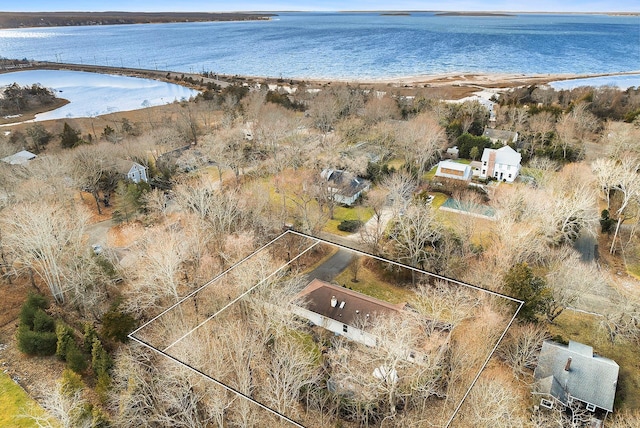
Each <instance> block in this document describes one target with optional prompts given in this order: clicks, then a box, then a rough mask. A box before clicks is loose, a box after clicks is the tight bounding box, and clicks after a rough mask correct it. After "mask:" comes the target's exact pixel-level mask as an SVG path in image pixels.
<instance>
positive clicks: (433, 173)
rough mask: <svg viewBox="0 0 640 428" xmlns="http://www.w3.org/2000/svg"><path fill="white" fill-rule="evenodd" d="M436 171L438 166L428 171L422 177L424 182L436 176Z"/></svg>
mask: <svg viewBox="0 0 640 428" xmlns="http://www.w3.org/2000/svg"><path fill="white" fill-rule="evenodd" d="M437 170H438V164H436V165H435V166H434V167H433V168H431V169H430V170H429V172H427V173H426V174H425V175H423V176H422V178H423V179H424V180H429V181H431V180H433V177H435V176H436V171H437Z"/></svg>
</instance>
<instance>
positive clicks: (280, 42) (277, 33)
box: [0, 12, 640, 79]
mask: <svg viewBox="0 0 640 428" xmlns="http://www.w3.org/2000/svg"><path fill="white" fill-rule="evenodd" d="M0 56H4V57H7V58H28V59H36V60H48V61H61V62H69V63H85V64H99V65H111V66H127V67H143V68H151V69H155V68H158V69H170V70H175V71H183V72H198V71H203V70H207V71H214V72H218V73H223V74H240V75H254V76H272V77H279V76H282V77H297V78H330V79H331V78H333V79H383V78H396V77H407V76H419V75H425V74H436V73H445V72H460V73H470V72H508V73H523V74H532V73H536V74H538V73H578V74H588V73H610V72H620V71H636V70H640V17H638V16H626V17H625V16H606V15H530V14H521V15H515V16H509V17H461V16H459V17H452V16H447V17H443V16H435V15H434V14H432V13H426V12H425V13H414V14H412V15H411V16H381V15H379V14H376V13H358V14H349V13H281V14H279V16H277V17H275V18H274V19H273V20H271V21H253V22H246V21H245V22H211V23H176V24H147V25H120V26H89V27H58V28H37V29H18V30H3V31H0Z"/></svg>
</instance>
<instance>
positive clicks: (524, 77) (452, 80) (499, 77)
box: [0, 60, 640, 88]
mask: <svg viewBox="0 0 640 428" xmlns="http://www.w3.org/2000/svg"><path fill="white" fill-rule="evenodd" d="M16 61H17V60H16ZM20 62H21V63H20V64H19V65H16V66H6V65H0V74H1V73H11V72H16V71H24V70H47V69H48V70H75V71H87V72H92V73H102V74H117V75H125V76H131V77H145V78H151V79H155V80H161V81H167V82H171V83H178V84H181V85H182V86H190V85H188V84H185V83H184V82H177V81H176V80H175V77H176V76H184V77H191V78H193V79H195V80H199V79H201V78H203V76H202V74H200V73H187V72H182V71H175V70H153V69H146V68H129V67H110V66H104V65H89V64H70V63H56V62H47V61H28V62H22V61H20ZM635 74H640V70H630V71H623V72H612V73H589V74H577V73H564V74H563V73H547V74H522V73H489V72H488V73H481V72H471V73H464V72H450V73H434V74H421V75H412V76H403V77H388V78H380V79H367V78H363V79H332V78H326V79H324V78H311V79H310V78H304V77H290V78H284V79H283V78H278V77H273V76H251V75H239V74H236V75H231V74H222V73H219V74H216V78H215V79H214V78H204V79H203V81H204V82H205V83H206V82H211V81H214V80H215V81H217V82H218V83H220V82H234V81H235V82H238V81H240V82H259V83H279V84H287V83H289V82H292V83H294V84H299V83H302V82H304V83H306V84H315V85H330V84H331V83H332V82H335V83H347V84H359V85H380V86H382V85H384V86H391V87H405V88H419V87H425V88H427V87H443V86H452V87H474V88H477V87H483V88H513V87H518V86H528V85H541V84H546V83H549V82H552V81H556V80H571V79H583V78H593V77H606V76H624V75H635ZM227 84H228V83H227Z"/></svg>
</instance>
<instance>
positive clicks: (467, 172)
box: [435, 160, 472, 181]
mask: <svg viewBox="0 0 640 428" xmlns="http://www.w3.org/2000/svg"><path fill="white" fill-rule="evenodd" d="M471 175H472V171H471V166H470V165H468V164H464V163H458V162H453V161H450V160H443V161H440V162H439V163H438V169H436V175H435V176H436V177H440V178H449V179H452V180H463V181H469V180H471Z"/></svg>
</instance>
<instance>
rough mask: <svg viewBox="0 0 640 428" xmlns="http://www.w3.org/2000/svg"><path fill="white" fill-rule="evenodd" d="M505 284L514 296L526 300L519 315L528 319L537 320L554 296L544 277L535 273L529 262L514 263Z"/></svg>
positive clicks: (505, 277) (506, 276) (507, 274)
mask: <svg viewBox="0 0 640 428" xmlns="http://www.w3.org/2000/svg"><path fill="white" fill-rule="evenodd" d="M504 285H505V287H506V290H507V291H508V292H509V293H510V294H511V295H512V296H513V297H515V298H516V299H520V300H523V301H524V305H523V306H522V309H520V312H519V313H518V316H519V317H520V318H522V319H524V320H526V321H537V316H538V314H541V313H543V312H544V308H545V304H546V303H547V301H548V300H549V299H551V298H552V296H551V290H550V289H549V288H548V287H547V283H546V281H545V280H544V278H541V277H539V276H536V275H534V274H533V271H532V270H531V268H530V267H529V265H528V264H527V263H518V264H516V265H513V266H512V267H511V269H509V271H508V272H507V273H506V275H505V276H504Z"/></svg>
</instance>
